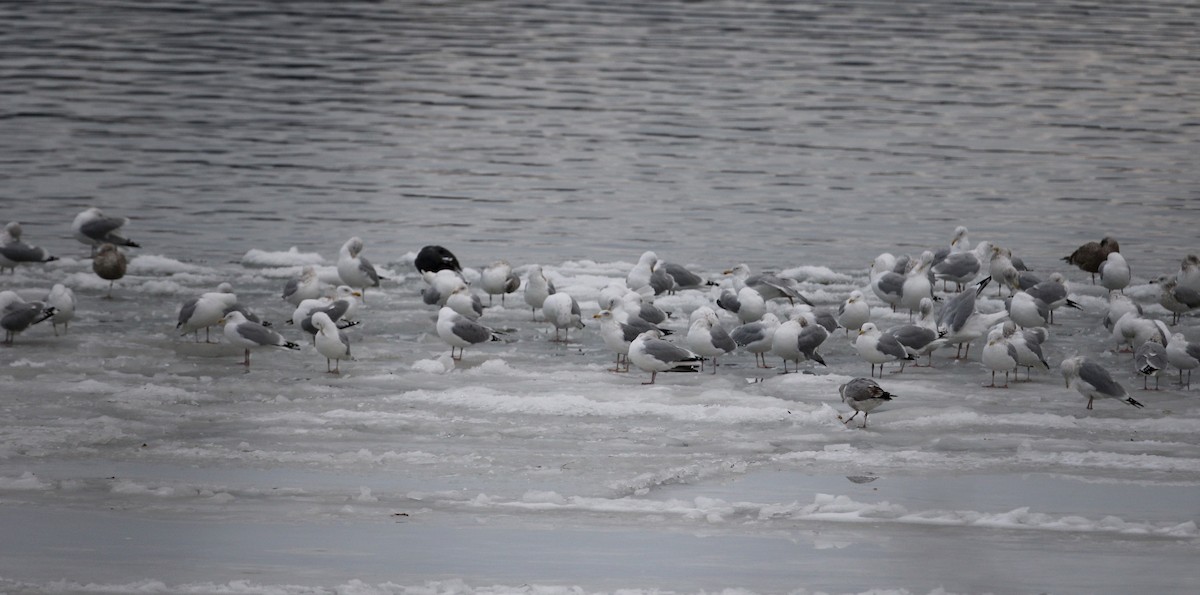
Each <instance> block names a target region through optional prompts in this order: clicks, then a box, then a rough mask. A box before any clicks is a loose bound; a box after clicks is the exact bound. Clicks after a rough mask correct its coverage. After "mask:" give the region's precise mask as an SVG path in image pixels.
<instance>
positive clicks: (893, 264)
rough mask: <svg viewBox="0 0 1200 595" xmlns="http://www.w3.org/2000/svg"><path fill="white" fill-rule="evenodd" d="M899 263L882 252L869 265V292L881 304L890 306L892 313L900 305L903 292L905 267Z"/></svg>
mask: <svg viewBox="0 0 1200 595" xmlns="http://www.w3.org/2000/svg"><path fill="white" fill-rule="evenodd" d="M901 262H902V261H899V260H897V259H896V258H895V257H894V256H892V255H891V254H888V253H887V252H884V253H883V254H880V255H879V256H877V257H875V262H874V264H872V265H871V291H874V292H875V295H877V296H879V299H881V300H883V303H885V304H887V305H889V306H891V307H892V311H893V312H895V311H896V304H898V303H900V298H901V297H902V296H903V290H904V279H905V278H904V269H905V268H906V267H905V265H904V264H901ZM903 262H907V261H903Z"/></svg>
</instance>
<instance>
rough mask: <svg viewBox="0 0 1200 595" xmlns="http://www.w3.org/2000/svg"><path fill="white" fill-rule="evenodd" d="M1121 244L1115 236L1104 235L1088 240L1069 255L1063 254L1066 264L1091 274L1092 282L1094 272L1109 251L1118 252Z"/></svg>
mask: <svg viewBox="0 0 1200 595" xmlns="http://www.w3.org/2000/svg"><path fill="white" fill-rule="evenodd" d="M1120 251H1121V245H1120V244H1118V243H1117V240H1116V238H1113V237H1112V236H1104V239H1103V240H1100V241H1099V242H1088V243H1086V244H1084V245H1082V246H1080V247H1078V248H1076V249H1075V251H1074V252H1072V253H1071V255H1070V256H1064V257H1063V260H1065V261H1066V262H1067V264H1073V265H1075V266H1077V267H1079V268H1080V269H1081V270H1083V271H1085V272H1088V273H1091V274H1092V283H1095V282H1096V272H1097V271H1099V270H1100V264H1101V263H1103V262H1104V261H1105V260H1106V259H1107V258H1108V255H1109V253H1110V252H1120Z"/></svg>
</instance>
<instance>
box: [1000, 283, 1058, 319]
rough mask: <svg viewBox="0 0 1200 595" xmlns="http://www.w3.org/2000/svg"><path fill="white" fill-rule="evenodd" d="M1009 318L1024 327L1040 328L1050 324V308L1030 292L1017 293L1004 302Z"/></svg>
mask: <svg viewBox="0 0 1200 595" xmlns="http://www.w3.org/2000/svg"><path fill="white" fill-rule="evenodd" d="M1004 307H1005V309H1006V310H1007V311H1008V316H1009V318H1011V319H1012V321H1013V322H1015V323H1017V324H1019V325H1021V326H1023V327H1038V326H1046V325H1047V324H1050V312H1051V310H1050V306H1049V305H1048V304H1047V303H1046V302H1043V301H1042V300H1040V299H1038V298H1036V297H1033V296H1032V295H1030V294H1029V293H1028V292H1025V291H1017V292H1015V293H1013V294H1012V297H1010V298H1008V299H1006V300H1004Z"/></svg>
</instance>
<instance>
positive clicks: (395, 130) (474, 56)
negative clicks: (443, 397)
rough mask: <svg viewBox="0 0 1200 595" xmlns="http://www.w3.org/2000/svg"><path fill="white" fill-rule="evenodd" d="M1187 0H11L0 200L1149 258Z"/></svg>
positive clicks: (783, 252) (334, 226)
mask: <svg viewBox="0 0 1200 595" xmlns="http://www.w3.org/2000/svg"><path fill="white" fill-rule="evenodd" d="M1197 12H1198V10H1197V8H1196V6H1195V5H1194V4H1192V3H1188V2H1153V3H1139V5H1137V6H1129V5H1125V4H1117V3H1107V2H1102V3H1079V2H1050V3H1046V2H1016V3H1014V2H1003V3H993V4H986V5H980V4H977V3H963V2H953V1H947V2H938V1H933V2H904V3H892V2H871V1H866V2H828V3H814V4H790V3H723V2H686V3H659V4H654V5H646V4H642V3H632V2H631V3H616V2H594V3H590V2H555V3H550V4H548V5H545V6H539V5H533V4H529V3H524V2H488V3H473V4H469V5H464V4H460V3H446V4H444V3H437V2H382V3H377V2H371V3H349V2H289V3H286V4H285V5H281V4H279V3H274V2H264V3H253V2H249V3H248V2H218V1H199V2H186V3H167V2H155V3H136V2H130V3H122V2H97V3H75V2H38V3H8V4H4V5H3V6H0V20H3V22H5V23H6V24H7V25H6V26H5V27H4V28H3V30H2V31H0V44H3V47H4V48H5V52H4V55H3V58H2V59H0V79H3V80H5V81H6V85H5V89H4V91H3V98H4V114H3V120H0V130H2V131H3V134H0V164H2V165H0V173H2V175H3V176H4V178H3V182H4V183H3V189H0V201H3V202H2V203H0V204H4V205H6V207H5V208H6V211H10V212H11V210H13V209H15V210H16V213H17V214H18V215H19V216H20V217H21V218H22V221H28V223H26V225H27V227H30V228H34V229H36V228H37V227H44V228H46V229H47V232H46V233H42V234H40V235H42V236H43V237H44V236H45V235H48V231H49V228H61V227H62V226H64V225H66V223H65V221H67V220H69V217H68V216H67V215H66V213H65V211H71V212H74V211H73V210H74V209H76V208H79V207H82V206H87V205H99V206H103V207H105V208H107V209H108V210H110V211H111V212H116V213H128V214H130V215H131V216H133V217H134V218H135V219H136V223H135V224H134V225H133V226H132V230H131V233H133V232H134V231H136V232H137V235H138V236H140V237H142V238H144V241H145V243H147V244H150V245H156V244H157V245H172V246H178V247H179V248H183V249H186V250H187V252H188V254H187V258H189V259H193V260H210V261H221V260H229V259H232V258H236V257H237V256H239V255H240V254H242V253H243V252H244V251H245V250H246V249H248V248H251V247H264V246H268V245H269V246H273V247H286V246H290V245H297V246H300V247H302V248H305V249H319V250H329V249H331V248H330V246H331V245H333V246H334V247H336V244H337V243H338V241H339V240H340V238H343V237H346V236H348V235H350V234H359V235H361V236H363V237H364V238H366V239H367V240H368V242H373V243H374V244H375V245H376V246H383V248H377V249H382V250H386V251H388V252H386V254H389V255H391V256H399V255H401V254H404V253H405V252H408V251H409V250H412V249H414V247H419V246H420V245H423V244H425V243H430V242H435V241H436V242H440V243H443V244H446V245H450V246H452V247H455V248H457V249H458V251H459V252H460V255H462V256H464V258H465V259H466V260H472V261H474V260H483V259H485V258H488V259H490V256H491V255H492V254H494V253H497V252H501V253H503V254H504V255H507V256H508V257H509V258H510V259H511V260H513V261H514V262H522V261H541V260H549V259H558V260H562V259H568V258H570V259H575V258H591V259H624V260H633V259H635V258H636V256H637V254H639V253H640V252H641V251H642V250H643V249H645V248H648V247H651V248H657V249H658V250H659V251H660V252H661V253H663V254H665V255H666V257H668V258H671V259H674V260H681V261H685V262H701V261H703V262H707V261H710V260H718V259H720V260H721V261H722V262H721V263H714V264H713V266H714V267H717V266H725V263H726V262H729V263H732V262H736V261H746V262H749V263H750V264H752V265H754V266H756V267H776V268H778V267H785V266H789V265H790V264H792V262H793V261H796V260H798V259H813V260H817V261H819V262H822V263H823V264H829V265H831V266H834V267H848V266H855V267H863V266H865V263H866V262H867V259H869V258H870V257H872V256H874V255H875V254H877V253H878V252H880V251H883V250H893V251H895V250H897V249H902V248H897V247H904V248H913V247H925V246H929V245H941V244H943V243H944V242H945V241H946V240H947V239H948V237H949V233H950V231H951V230H952V229H953V227H954V226H955V225H956V224H960V223H963V224H966V225H968V226H969V227H971V228H972V230H973V231H975V232H976V233H977V235H985V236H986V237H987V238H988V239H993V240H995V241H998V242H1000V243H1005V244H1011V245H1014V246H1015V247H1017V248H1025V247H1031V246H1035V245H1036V246H1038V247H1044V248H1045V252H1046V254H1047V256H1055V257H1056V256H1058V255H1063V254H1066V253H1069V251H1070V249H1072V248H1073V247H1074V246H1076V245H1078V244H1079V243H1082V242H1083V241H1086V240H1091V239H1096V238H1098V237H1099V236H1101V235H1103V234H1104V233H1112V234H1114V235H1116V236H1118V237H1119V238H1120V239H1121V240H1122V245H1123V246H1126V245H1128V246H1129V248H1127V251H1128V252H1131V253H1132V254H1134V255H1135V258H1144V259H1146V261H1148V262H1153V263H1155V264H1157V262H1158V260H1159V259H1164V258H1165V259H1170V260H1175V259H1177V258H1178V257H1179V256H1180V253H1181V252H1182V251H1184V250H1185V249H1187V248H1188V247H1189V246H1194V243H1195V240H1196V238H1197V236H1196V234H1195V232H1194V229H1193V226H1190V225H1187V222H1188V221H1189V220H1190V219H1191V218H1194V217H1195V216H1196V212H1197V209H1200V202H1197V201H1196V199H1197V198H1198V197H1200V196H1198V194H1197V192H1198V191H1197V188H1200V184H1197V182H1198V180H1197V178H1198V175H1200V174H1197V171H1200V169H1198V168H1197V167H1196V164H1197V162H1196V157H1195V155H1197V154H1200V146H1198V144H1200V143H1198V139H1200V127H1198V126H1197V116H1196V109H1195V106H1196V105H1200V80H1198V79H1200V68H1198V66H1200V64H1198V60H1200V58H1197V56H1200V52H1197V49H1198V48H1200V33H1198V31H1200V27H1197ZM31 235H32V234H31ZM44 243H45V242H44ZM1189 243H1190V244H1189ZM1164 244H1165V245H1164ZM67 245H70V244H67ZM1031 250H1032V248H1028V249H1027V251H1031ZM376 254H377V255H378V254H379V253H378V252H377V253H376ZM377 258H378V256H377ZM1047 260H1049V258H1047ZM1137 264H1138V263H1137V262H1136V261H1135V266H1136V265H1137Z"/></svg>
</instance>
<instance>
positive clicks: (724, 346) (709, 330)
mask: <svg viewBox="0 0 1200 595" xmlns="http://www.w3.org/2000/svg"><path fill="white" fill-rule="evenodd" d="M697 312H700V316H699V317H698V318H697V319H696V321H695V322H693V323H692V325H691V327H690V328H688V334H687V346H688V347H689V348H691V350H692V351H694V352H696V353H697V354H698V355H700V356H701V357H705V358H712V363H713V365H712V369H713V371H712V373H713V374H716V373H717V366H718V364H717V358H718V357H720V356H722V355H725V354H727V353H732V352H733V350H734V349H737V343H735V342H734V341H733V337H730V336H729V332H728V331H726V330H725V328H724V327H722V326H721V321H720V320H719V319H718V318H717V313H716V312H713V310H712V309H711V308H709V307H707V306H704V307H702V308H697ZM700 370H701V371H703V370H704V362H703V361H701V362H700Z"/></svg>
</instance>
